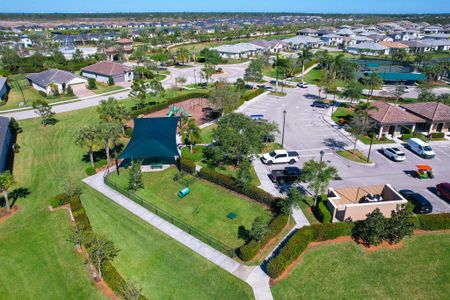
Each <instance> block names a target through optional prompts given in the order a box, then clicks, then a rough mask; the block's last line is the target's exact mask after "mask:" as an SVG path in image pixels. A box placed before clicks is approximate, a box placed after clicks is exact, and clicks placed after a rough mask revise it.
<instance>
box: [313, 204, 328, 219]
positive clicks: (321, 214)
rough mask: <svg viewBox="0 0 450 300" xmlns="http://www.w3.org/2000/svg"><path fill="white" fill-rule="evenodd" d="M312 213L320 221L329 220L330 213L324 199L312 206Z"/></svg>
mask: <svg viewBox="0 0 450 300" xmlns="http://www.w3.org/2000/svg"><path fill="white" fill-rule="evenodd" d="M312 211H313V214H314V216H315V217H316V218H317V220H319V221H320V222H321V223H330V222H331V213H330V211H329V210H328V208H327V206H326V204H325V201H320V202H319V203H317V206H316V207H313V210H312Z"/></svg>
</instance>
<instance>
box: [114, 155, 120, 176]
mask: <svg viewBox="0 0 450 300" xmlns="http://www.w3.org/2000/svg"><path fill="white" fill-rule="evenodd" d="M114 162H115V163H116V172H117V175H120V171H119V162H118V161H117V158H115V159H114Z"/></svg>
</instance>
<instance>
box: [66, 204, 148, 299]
mask: <svg viewBox="0 0 450 300" xmlns="http://www.w3.org/2000/svg"><path fill="white" fill-rule="evenodd" d="M70 208H71V210H72V214H73V217H74V219H75V223H76V224H77V226H78V227H79V228H81V229H83V230H84V231H88V232H89V231H90V232H92V227H91V223H90V222H89V218H88V216H87V215H86V212H85V211H84V208H83V204H82V203H81V200H80V197H79V196H75V197H72V199H71V201H70ZM102 275H103V276H102V277H103V280H105V282H106V283H107V284H108V286H109V287H110V288H111V289H112V290H113V291H114V292H116V293H120V291H121V288H122V287H123V286H124V284H125V283H126V281H125V279H123V277H122V276H121V275H120V274H119V272H117V270H116V268H115V267H114V266H113V265H112V264H111V263H110V262H109V261H107V262H105V263H104V264H103V267H102ZM139 299H141V300H145V299H146V298H145V297H144V296H142V295H141V296H140V298H139Z"/></svg>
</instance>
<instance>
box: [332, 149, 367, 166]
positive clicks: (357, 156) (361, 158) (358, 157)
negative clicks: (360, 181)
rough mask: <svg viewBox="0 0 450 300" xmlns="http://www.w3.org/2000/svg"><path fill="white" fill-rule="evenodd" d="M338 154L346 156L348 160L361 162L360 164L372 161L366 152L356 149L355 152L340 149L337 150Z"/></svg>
mask: <svg viewBox="0 0 450 300" xmlns="http://www.w3.org/2000/svg"><path fill="white" fill-rule="evenodd" d="M336 154H337V155H339V156H342V157H343V158H346V159H348V160H351V161H354V162H357V163H360V164H370V163H372V162H371V161H369V162H368V161H367V156H365V155H364V153H362V152H360V151H359V150H355V153H353V152H352V150H339V151H336Z"/></svg>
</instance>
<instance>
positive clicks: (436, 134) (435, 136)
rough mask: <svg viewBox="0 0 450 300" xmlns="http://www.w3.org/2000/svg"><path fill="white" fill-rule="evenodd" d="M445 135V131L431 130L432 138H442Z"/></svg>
mask: <svg viewBox="0 0 450 300" xmlns="http://www.w3.org/2000/svg"><path fill="white" fill-rule="evenodd" d="M444 137H445V133H443V132H433V133H431V138H432V139H443V138H444Z"/></svg>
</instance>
